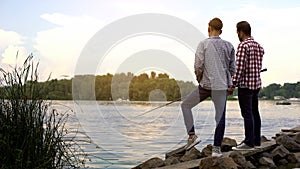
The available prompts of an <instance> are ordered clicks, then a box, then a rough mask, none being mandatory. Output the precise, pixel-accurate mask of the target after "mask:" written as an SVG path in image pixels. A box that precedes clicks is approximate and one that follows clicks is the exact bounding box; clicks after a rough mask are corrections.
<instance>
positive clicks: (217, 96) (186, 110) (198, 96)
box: [181, 86, 227, 146]
mask: <svg viewBox="0 0 300 169" xmlns="http://www.w3.org/2000/svg"><path fill="white" fill-rule="evenodd" d="M208 97H211V99H212V101H213V103H214V106H215V112H216V113H215V121H216V128H215V134H214V146H221V144H222V141H223V137H224V131H225V111H226V100H227V90H207V89H204V88H202V87H201V86H199V87H198V88H197V89H195V90H194V91H192V92H191V93H190V94H189V95H188V96H187V97H186V98H185V99H184V100H183V102H182V104H181V109H182V112H183V117H184V123H185V126H186V130H187V133H188V134H195V128H194V119H193V114H192V108H193V107H195V106H196V105H197V104H198V103H200V102H202V101H203V100H205V99H206V98H208Z"/></svg>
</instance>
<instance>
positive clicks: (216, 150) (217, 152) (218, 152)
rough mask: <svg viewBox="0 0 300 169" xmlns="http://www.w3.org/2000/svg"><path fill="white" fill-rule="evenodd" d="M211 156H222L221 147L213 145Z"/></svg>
mask: <svg viewBox="0 0 300 169" xmlns="http://www.w3.org/2000/svg"><path fill="white" fill-rule="evenodd" d="M211 156H212V157H221V156H222V152H221V147H219V146H213V148H212V153H211Z"/></svg>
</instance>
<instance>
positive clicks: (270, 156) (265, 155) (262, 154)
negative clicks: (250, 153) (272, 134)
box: [261, 152, 272, 158]
mask: <svg viewBox="0 0 300 169" xmlns="http://www.w3.org/2000/svg"><path fill="white" fill-rule="evenodd" d="M261 157H268V158H272V155H271V154H270V153H268V152H263V153H261Z"/></svg>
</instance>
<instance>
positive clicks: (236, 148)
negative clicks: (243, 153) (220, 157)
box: [232, 143, 254, 150]
mask: <svg viewBox="0 0 300 169" xmlns="http://www.w3.org/2000/svg"><path fill="white" fill-rule="evenodd" d="M232 150H254V148H253V147H250V146H248V145H247V144H245V143H242V144H240V145H238V146H236V147H232Z"/></svg>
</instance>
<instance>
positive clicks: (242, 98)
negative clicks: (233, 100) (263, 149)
mask: <svg viewBox="0 0 300 169" xmlns="http://www.w3.org/2000/svg"><path fill="white" fill-rule="evenodd" d="M259 90H260V89H257V90H250V89H247V88H238V99H239V104H240V108H241V112H242V116H243V118H244V129H245V140H244V143H245V144H247V145H248V146H250V147H253V146H260V130H261V119H260V115H259V111H258V93H259Z"/></svg>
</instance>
